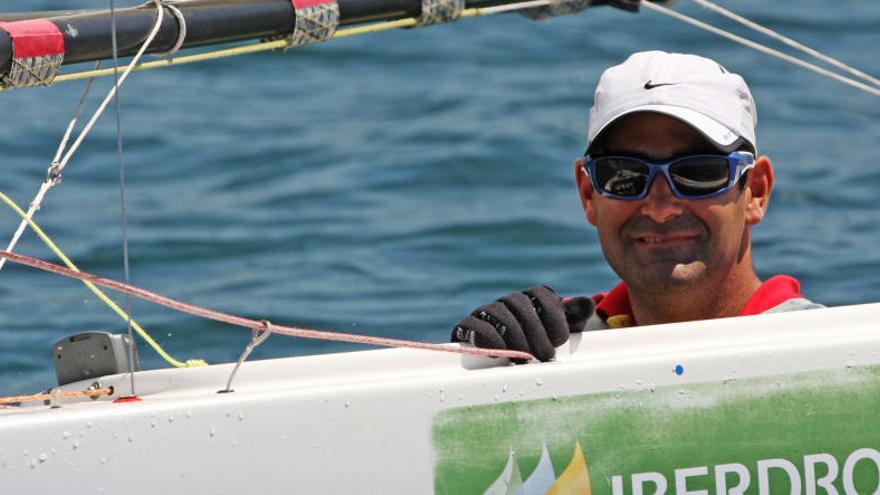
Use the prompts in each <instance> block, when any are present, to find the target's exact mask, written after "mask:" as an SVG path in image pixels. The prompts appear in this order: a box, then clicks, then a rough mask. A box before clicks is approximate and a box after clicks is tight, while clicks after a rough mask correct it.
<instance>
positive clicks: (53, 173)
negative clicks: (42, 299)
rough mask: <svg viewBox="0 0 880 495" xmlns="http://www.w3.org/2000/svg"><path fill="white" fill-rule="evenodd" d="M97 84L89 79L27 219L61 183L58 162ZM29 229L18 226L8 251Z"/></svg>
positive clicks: (3, 262) (0, 266)
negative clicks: (88, 97) (93, 87)
mask: <svg viewBox="0 0 880 495" xmlns="http://www.w3.org/2000/svg"><path fill="white" fill-rule="evenodd" d="M100 66H101V62H100V61H99V62H97V63H96V64H95V69H96V70H97V69H98V68H99V67H100ZM94 82H95V78H94V77H92V78H89V80H88V82H87V83H86V87H85V89H83V94H82V96H80V98H79V103H78V104H77V106H76V110H74V111H73V116H72V117H71V118H70V122H69V123H68V124H67V130H66V131H65V132H64V136H62V138H61V142H60V143H58V149H57V150H56V151H55V158H53V159H52V162H51V163H50V164H49V168H48V169H47V170H46V179H45V180H44V181H43V184H42V185H41V186H40V190H39V191H37V195H36V196H34V199H33V200H32V201H31V204H30V207H29V208H28V211H27V217H28V218H33V216H34V213H36V212H37V210H39V209H40V205H41V204H42V203H43V197H45V196H46V193H47V192H49V189H52V188H53V187H55V185H56V184H58V183H59V182H61V173H60V172H58V169H57V166H58V160H59V159H60V158H61V153H62V152H64V148H65V147H67V141H68V140H69V139H70V135H71V134H73V129H74V128H75V127H76V121H77V119H79V113H80V111H81V110H82V107H83V104H84V103H85V101H86V97H87V96H88V94H89V91H91V89H92V84H93V83H94ZM26 227H27V220H22V222H21V223H20V224H18V229H16V231H15V234H13V236H12V239H11V240H10V241H9V245H8V246H7V247H6V250H7V251H12V250H13V248H15V245H16V244H18V241H19V240H20V239H21V236H22V234H24V230H25V228H26ZM4 265H6V258H0V270H2V269H3V266H4Z"/></svg>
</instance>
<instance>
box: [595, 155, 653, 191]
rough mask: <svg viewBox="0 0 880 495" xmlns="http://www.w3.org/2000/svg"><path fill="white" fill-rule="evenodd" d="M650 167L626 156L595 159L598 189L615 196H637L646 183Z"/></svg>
mask: <svg viewBox="0 0 880 495" xmlns="http://www.w3.org/2000/svg"><path fill="white" fill-rule="evenodd" d="M650 172H651V169H650V168H649V167H648V165H647V164H645V163H642V162H640V161H637V160H630V159H627V158H599V159H597V160H596V182H597V183H598V184H599V189H601V190H602V191H604V192H607V193H610V194H616V195H617V196H638V195H639V194H642V192H644V190H645V186H646V185H647V184H648V176H649V175H650Z"/></svg>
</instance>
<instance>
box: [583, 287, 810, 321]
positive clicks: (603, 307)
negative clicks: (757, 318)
mask: <svg viewBox="0 0 880 495" xmlns="http://www.w3.org/2000/svg"><path fill="white" fill-rule="evenodd" d="M800 291H801V284H800V283H799V282H798V281H797V280H795V279H794V277H790V276H788V275H776V276H773V277H770V278H768V279H767V280H765V281H764V283H762V284H761V286H760V287H758V289H757V290H756V291H755V293H754V294H752V297H750V298H749V300H748V301H747V302H746V304H745V306H743V309H742V310H741V311H740V313H739V315H740V316H748V315H757V314H760V313H763V312H765V311H767V310H768V309H771V308H774V307H776V306H778V305H780V304H782V303H783V302H785V301H788V300H789V299H795V298H799V297H804V296H802V295H801V293H800ZM597 299H598V304H597V305H596V314H597V315H599V317H600V318H602V321H604V322H606V323H608V324H609V326H611V327H612V328H619V327H623V326H635V325H637V323H636V318H635V316H633V314H632V313H633V312H632V305H631V304H630V302H629V288H628V287H627V286H626V282H620V283H619V284H617V285H616V286H615V287H614V288H613V289H611V291H610V292H608V293H607V294H604V295H602V296H601V297H598V298H597ZM612 323H614V324H612Z"/></svg>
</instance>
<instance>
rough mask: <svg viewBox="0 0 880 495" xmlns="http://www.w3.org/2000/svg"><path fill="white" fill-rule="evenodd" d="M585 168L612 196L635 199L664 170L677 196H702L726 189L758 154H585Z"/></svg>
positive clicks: (595, 184)
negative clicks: (653, 157)
mask: <svg viewBox="0 0 880 495" xmlns="http://www.w3.org/2000/svg"><path fill="white" fill-rule="evenodd" d="M584 158H586V163H584V171H586V172H587V175H589V177H590V182H591V183H592V184H593V188H595V189H596V190H597V191H599V192H600V193H602V195H603V196H608V197H610V198H616V199H624V200H630V201H635V200H639V199H642V198H644V197H645V196H647V195H648V191H650V190H651V184H653V183H654V178H655V177H657V174H658V173H660V174H663V176H664V177H666V181H667V182H668V183H669V188H670V189H671V190H672V194H673V195H675V197H676V198H680V199H702V198H711V197H712V196H718V195H721V194H724V193H726V192H727V191H729V190H730V188H731V187H733V185H734V184H736V181H738V180H739V178H740V177H742V176H743V174H744V173H745V172H746V170H748V169H750V168H752V167H754V166H755V155H753V154H752V153H749V152H746V151H734V152H733V153H730V154H729V155H688V156H683V157H679V158H675V159H674V160H671V161H666V162H655V161H649V160H643V159H641V158H636V157H632V156H601V157H598V158H593V157H591V156H590V155H585V156H584Z"/></svg>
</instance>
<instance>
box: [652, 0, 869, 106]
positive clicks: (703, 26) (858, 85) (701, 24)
mask: <svg viewBox="0 0 880 495" xmlns="http://www.w3.org/2000/svg"><path fill="white" fill-rule="evenodd" d="M640 4H641V6H642V7H645V8H647V9H650V10H653V11H655V12H660V13H661V14H665V15H668V16H670V17H674V18H676V19H678V20H680V21H683V22H685V23H687V24H690V25H692V26H696V27H698V28H700V29H705V30H706V31H709V32H712V33H715V34H717V35H719V36H722V37H724V38H727V39H729V40H731V41H735V42H737V43H740V44H742V45H745V46H747V47H749V48H752V49H754V50H757V51H759V52H762V53H766V54H767V55H770V56H773V57H776V58H779V59H782V60H785V61H786V62H789V63H792V64H794V65H797V66H800V67H803V68H805V69H807V70H811V71H813V72H815V73H817V74H821V75H823V76H826V77H830V78H831V79H834V80H836V81H839V82H842V83H843V84H846V85H848V86H852V87H854V88H856V89H860V90H862V91H864V92H866V93H870V94H872V95H875V96H880V88H874V87H872V86H868V85H867V84H864V83H861V82H859V81H856V80H854V79H850V78H848V77H846V76H842V75H840V74H837V73H835V72H831V71H830V70H828V69H823V68H822V67H819V66H818V65H815V64H811V63H809V62H805V61H803V60H801V59H799V58H796V57H792V56H791V55H788V54H785V53H782V52H780V51H779V50H774V49H773V48H770V47H768V46H765V45H762V44H760V43H756V42H754V41H751V40H748V39H746V38H743V37H742V36H737V35H735V34H733V33H729V32H727V31H725V30H723V29H719V28H717V27H715V26H712V25H709V24H706V23H705V22H702V21H699V20H697V19H694V18H693V17H688V16H686V15H684V14H680V13H678V12H676V11H674V10H671V9H667V8H666V7H662V6H660V5H657V4H655V3H652V2H649V1H645V0H642V1H641V2H640Z"/></svg>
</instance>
